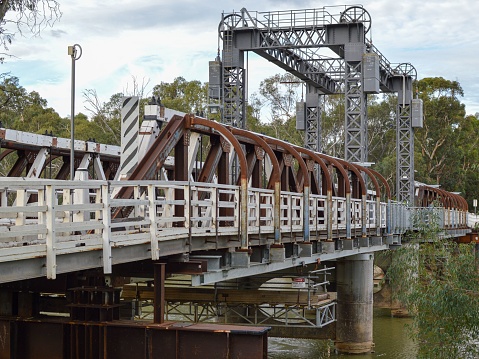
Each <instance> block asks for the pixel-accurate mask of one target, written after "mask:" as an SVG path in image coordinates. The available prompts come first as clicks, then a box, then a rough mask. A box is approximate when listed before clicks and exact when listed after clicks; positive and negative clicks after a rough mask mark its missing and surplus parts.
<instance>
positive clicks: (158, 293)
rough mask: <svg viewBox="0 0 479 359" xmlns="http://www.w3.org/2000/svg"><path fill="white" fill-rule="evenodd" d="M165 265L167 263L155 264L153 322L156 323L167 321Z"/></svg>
mask: <svg viewBox="0 0 479 359" xmlns="http://www.w3.org/2000/svg"><path fill="white" fill-rule="evenodd" d="M165 266H166V264H165V263H156V264H155V277H154V281H155V282H154V293H155V298H154V301H153V307H154V309H153V317H154V318H153V322H154V323H156V324H161V323H164V321H165V278H166V274H165V273H166V272H165Z"/></svg>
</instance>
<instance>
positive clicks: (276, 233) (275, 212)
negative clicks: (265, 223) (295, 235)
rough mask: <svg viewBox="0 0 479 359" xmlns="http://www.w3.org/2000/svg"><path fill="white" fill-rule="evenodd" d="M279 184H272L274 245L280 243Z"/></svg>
mask: <svg viewBox="0 0 479 359" xmlns="http://www.w3.org/2000/svg"><path fill="white" fill-rule="evenodd" d="M280 186H281V183H280V182H276V183H275V184H274V197H273V225H274V244H280V243H281V187H280Z"/></svg>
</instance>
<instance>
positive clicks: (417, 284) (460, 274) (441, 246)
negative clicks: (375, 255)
mask: <svg viewBox="0 0 479 359" xmlns="http://www.w3.org/2000/svg"><path fill="white" fill-rule="evenodd" d="M428 211H429V216H425V215H424V213H421V214H417V215H416V216H414V218H413V221H414V223H415V226H416V228H417V231H415V232H411V233H409V235H408V236H407V237H406V238H405V240H406V244H404V245H403V246H402V247H401V248H400V249H398V250H396V251H394V252H392V253H391V254H392V258H393V260H392V264H391V267H390V268H389V270H388V277H389V279H390V282H391V285H392V287H393V288H394V291H395V294H396V299H397V300H399V301H400V303H402V305H404V306H405V307H406V308H407V310H408V311H409V312H410V313H411V314H412V315H413V324H412V326H411V327H410V328H409V329H410V334H411V336H412V337H413V338H414V339H415V340H416V341H418V342H419V343H420V351H419V357H421V358H473V357H477V355H479V346H478V344H477V343H478V341H479V332H478V330H477V329H478V326H479V281H478V273H477V271H476V267H475V257H474V245H473V244H458V243H456V242H454V241H452V240H451V239H449V238H443V237H441V236H439V234H440V233H439V229H438V228H439V227H438V217H437V216H435V215H434V212H435V211H437V209H436V208H432V209H428ZM426 218H427V220H425V219H426Z"/></svg>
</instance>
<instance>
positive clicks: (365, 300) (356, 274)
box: [335, 254, 374, 354]
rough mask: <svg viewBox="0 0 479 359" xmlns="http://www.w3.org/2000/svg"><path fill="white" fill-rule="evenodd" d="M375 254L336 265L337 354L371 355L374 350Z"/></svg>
mask: <svg viewBox="0 0 479 359" xmlns="http://www.w3.org/2000/svg"><path fill="white" fill-rule="evenodd" d="M373 262H374V254H358V255H355V256H350V257H346V258H344V259H339V260H338V261H337V263H336V275H337V278H336V280H337V295H338V299H337V307H336V319H337V322H336V343H335V345H336V350H337V351H339V352H341V353H350V354H361V353H369V352H371V350H372V346H373V276H374V273H373Z"/></svg>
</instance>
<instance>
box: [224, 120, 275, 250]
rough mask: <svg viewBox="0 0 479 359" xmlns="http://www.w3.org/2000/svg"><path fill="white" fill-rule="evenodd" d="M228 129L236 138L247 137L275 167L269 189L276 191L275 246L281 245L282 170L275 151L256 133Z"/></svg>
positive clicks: (232, 128)
mask: <svg viewBox="0 0 479 359" xmlns="http://www.w3.org/2000/svg"><path fill="white" fill-rule="evenodd" d="M228 129H229V130H230V131H231V132H232V133H233V134H234V135H236V136H243V137H246V138H248V139H250V140H252V141H254V143H256V144H257V145H258V146H261V148H262V149H263V150H264V151H265V152H266V153H267V154H268V156H269V159H270V161H271V165H272V167H273V169H272V173H271V176H270V179H269V184H268V187H269V188H272V189H273V190H274V208H273V217H274V219H273V220H274V223H273V225H274V242H275V244H279V243H281V228H280V218H281V177H280V173H281V169H280V165H279V163H278V159H277V157H276V155H275V153H274V151H273V149H272V148H271V147H270V146H269V145H268V143H267V142H266V141H265V140H264V139H263V138H261V137H260V136H258V135H257V134H255V133H252V132H248V131H245V130H242V129H238V128H235V127H228Z"/></svg>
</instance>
